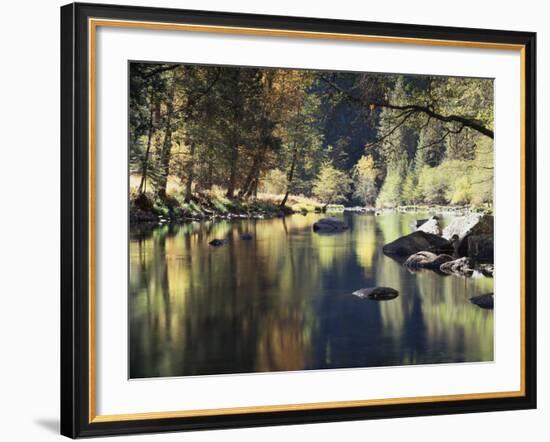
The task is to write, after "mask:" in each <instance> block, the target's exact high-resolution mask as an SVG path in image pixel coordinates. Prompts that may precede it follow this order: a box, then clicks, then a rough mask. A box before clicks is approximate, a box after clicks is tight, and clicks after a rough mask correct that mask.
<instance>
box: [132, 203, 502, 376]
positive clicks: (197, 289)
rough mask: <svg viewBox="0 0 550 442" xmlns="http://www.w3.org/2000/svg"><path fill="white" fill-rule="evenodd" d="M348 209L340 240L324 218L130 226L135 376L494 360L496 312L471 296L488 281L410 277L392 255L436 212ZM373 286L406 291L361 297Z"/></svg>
mask: <svg viewBox="0 0 550 442" xmlns="http://www.w3.org/2000/svg"><path fill="white" fill-rule="evenodd" d="M337 216H340V217H343V218H345V219H346V221H347V222H348V224H349V225H350V227H351V228H350V229H349V230H348V231H346V232H344V233H340V234H336V235H319V234H316V233H313V232H312V228H311V226H312V224H313V223H314V222H315V221H316V220H317V219H319V218H320V217H321V215H317V214H308V215H307V216H303V215H292V216H290V217H287V218H285V219H272V220H238V221H216V222H202V223H199V222H196V223H190V224H186V225H181V226H163V227H157V228H155V229H154V230H152V231H147V232H143V231H139V230H137V229H133V231H132V232H131V238H130V293H129V296H130V299H129V315H130V377H131V378H141V377H157V376H187V375H206V374H222V373H242V372H264V371H280V370H284V371H288V370H307V369H327V368H345V367H348V368H349V367H375V366H392V365H408V364H433V363H452V362H465V361H468V362H474V361H491V360H492V359H493V311H491V310H483V309H481V308H479V307H477V306H475V305H473V304H471V303H470V302H469V301H468V298H470V297H472V296H475V295H479V294H483V293H487V292H491V291H493V280H492V279H491V278H485V277H482V276H479V277H474V278H469V279H466V278H460V277H456V276H441V275H438V274H435V273H433V272H429V271H426V272H420V273H409V272H408V271H407V270H406V269H405V268H403V267H402V266H401V265H400V264H399V263H397V262H396V261H394V260H392V259H391V258H388V257H386V256H385V255H384V254H383V253H382V246H383V245H384V244H385V243H387V242H390V241H392V240H394V239H396V238H397V237H399V236H402V235H405V234H407V233H410V232H411V231H412V230H411V223H412V221H413V220H414V219H417V218H423V217H425V216H426V214H395V213H388V214H383V215H381V216H376V217H375V216H373V215H371V214H347V213H346V214H342V215H337ZM449 221H450V219H449V218H447V219H445V220H444V222H449ZM244 232H250V233H252V234H253V235H254V239H253V240H252V241H243V240H241V239H240V235H241V234H242V233H244ZM214 238H226V239H228V243H227V244H226V245H224V246H222V247H218V248H214V247H212V246H209V245H208V242H209V241H210V240H212V239H214ZM373 286H389V287H393V288H395V289H397V290H399V293H400V296H399V297H398V298H396V299H394V300H391V301H380V302H377V301H370V300H367V299H360V298H357V297H355V296H353V295H352V294H351V293H352V292H353V291H355V290H357V289H360V288H364V287H373Z"/></svg>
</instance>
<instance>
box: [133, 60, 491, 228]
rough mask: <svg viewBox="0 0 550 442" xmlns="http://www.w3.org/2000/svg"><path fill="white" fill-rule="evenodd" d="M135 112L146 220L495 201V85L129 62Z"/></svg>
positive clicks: (139, 196) (139, 205)
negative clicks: (236, 212) (248, 211)
mask: <svg viewBox="0 0 550 442" xmlns="http://www.w3.org/2000/svg"><path fill="white" fill-rule="evenodd" d="M129 106H130V109H129V122H130V128H129V129H130V134H129V136H130V138H129V139H130V192H131V195H130V203H131V216H132V215H134V218H135V220H139V219H146V218H147V216H148V214H155V215H159V214H160V215H165V216H168V217H175V218H177V217H185V216H194V215H200V214H204V213H205V212H208V213H212V212H213V211H214V212H220V213H224V212H225V213H227V212H230V211H232V210H235V209H239V208H240V209H242V208H243V207H245V208H246V207H252V206H254V207H262V208H263V209H265V210H268V209H274V208H278V209H279V210H280V209H284V210H288V211H304V210H305V211H307V210H312V209H314V208H319V207H325V208H326V206H327V205H329V204H343V205H346V206H350V205H353V206H362V207H378V208H393V207H398V206H403V205H470V206H476V207H480V206H484V207H486V208H487V207H489V208H490V206H491V205H492V200H493V194H492V192H493V137H494V136H493V81H492V80H490V79H472V78H456V77H435V76H418V75H396V74H373V73H349V72H324V71H304V70H293V69H272V68H234V67H223V66H197V65H184V64H154V63H131V64H130V104H129Z"/></svg>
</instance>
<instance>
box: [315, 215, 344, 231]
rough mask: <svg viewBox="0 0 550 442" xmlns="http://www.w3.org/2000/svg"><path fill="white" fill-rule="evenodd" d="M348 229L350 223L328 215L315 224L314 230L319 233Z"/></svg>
mask: <svg viewBox="0 0 550 442" xmlns="http://www.w3.org/2000/svg"><path fill="white" fill-rule="evenodd" d="M347 229H348V225H347V224H346V223H345V222H344V221H342V220H341V219H338V218H334V217H328V218H321V219H320V220H319V221H317V222H316V223H314V224H313V231H314V232H319V233H335V232H343V231H344V230H347Z"/></svg>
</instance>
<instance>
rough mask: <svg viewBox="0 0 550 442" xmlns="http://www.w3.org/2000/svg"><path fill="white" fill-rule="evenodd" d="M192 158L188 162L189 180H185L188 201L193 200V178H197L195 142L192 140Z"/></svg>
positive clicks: (186, 200)
mask: <svg viewBox="0 0 550 442" xmlns="http://www.w3.org/2000/svg"><path fill="white" fill-rule="evenodd" d="M190 156H191V158H190V160H189V163H188V164H187V180H186V182H185V202H186V203H188V202H189V201H191V196H192V195H191V186H192V185H193V180H194V179H195V173H194V168H195V142H194V141H191V151H190Z"/></svg>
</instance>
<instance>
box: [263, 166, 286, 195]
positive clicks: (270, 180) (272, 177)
mask: <svg viewBox="0 0 550 442" xmlns="http://www.w3.org/2000/svg"><path fill="white" fill-rule="evenodd" d="M287 186H288V179H287V174H286V173H284V172H283V171H282V170H280V169H273V170H270V171H269V172H268V173H267V174H266V176H265V178H264V179H263V180H262V185H261V191H262V192H264V193H272V194H276V195H280V194H283V193H285V191H286V189H287Z"/></svg>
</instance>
